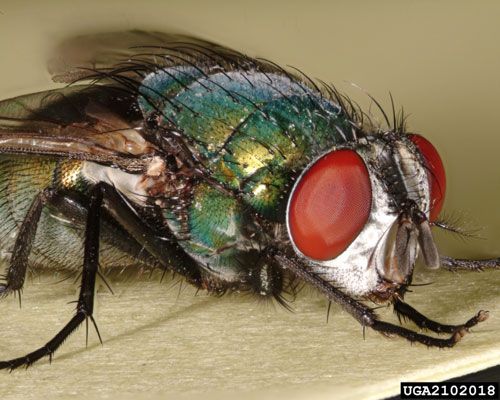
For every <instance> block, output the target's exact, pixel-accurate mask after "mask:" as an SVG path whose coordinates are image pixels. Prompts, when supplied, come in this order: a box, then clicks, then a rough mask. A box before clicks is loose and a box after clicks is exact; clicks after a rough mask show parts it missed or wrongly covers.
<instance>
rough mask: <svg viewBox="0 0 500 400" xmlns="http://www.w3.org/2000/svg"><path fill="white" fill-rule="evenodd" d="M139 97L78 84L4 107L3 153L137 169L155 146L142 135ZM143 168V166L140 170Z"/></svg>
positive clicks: (0, 112) (0, 122)
mask: <svg viewBox="0 0 500 400" xmlns="http://www.w3.org/2000/svg"><path fill="white" fill-rule="evenodd" d="M135 101H136V98H135V97H134V96H133V95H132V94H131V93H128V92H127V91H124V90H123V89H120V88H118V87H113V86H106V85H105V86H98V85H78V86H70V87H66V88H62V89H56V90H51V91H46V92H40V93H34V94H28V95H24V96H19V97H16V98H13V99H8V100H4V101H1V102H0V153H9V154H38V155H50V156H55V157H67V158H75V159H85V160H93V161H97V162H100V163H105V164H114V165H117V166H120V167H123V168H134V165H136V164H140V159H141V158H144V156H145V155H148V154H152V153H153V152H154V151H155V147H154V146H153V145H152V144H151V143H149V142H148V141H147V140H145V139H144V137H143V135H142V134H141V132H140V129H137V128H140V126H141V122H142V116H141V114H140V112H139V111H138V110H137V107H136V106H135ZM137 168H138V166H137Z"/></svg>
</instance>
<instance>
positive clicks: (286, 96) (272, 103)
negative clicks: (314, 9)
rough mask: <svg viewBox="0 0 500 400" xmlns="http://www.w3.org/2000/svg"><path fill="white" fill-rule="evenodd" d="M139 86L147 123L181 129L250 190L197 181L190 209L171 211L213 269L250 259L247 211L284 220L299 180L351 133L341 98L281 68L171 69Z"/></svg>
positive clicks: (223, 173) (222, 176)
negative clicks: (152, 120) (236, 194)
mask: <svg viewBox="0 0 500 400" xmlns="http://www.w3.org/2000/svg"><path fill="white" fill-rule="evenodd" d="M139 91H140V93H141V96H140V97H139V100H138V101H139V106H140V108H141V111H142V113H143V115H144V118H145V120H148V119H149V118H153V117H155V118H156V119H157V120H159V125H160V126H162V127H166V128H167V129H171V130H174V131H176V132H178V134H180V135H182V137H183V138H184V139H185V140H186V141H187V143H188V145H189V146H190V148H191V150H192V151H193V153H194V154H196V155H197V157H198V158H199V159H200V160H201V162H202V164H204V167H205V168H208V169H209V170H210V171H211V176H212V178H215V179H216V180H217V181H218V182H219V183H221V184H222V185H224V186H225V187H227V188H230V189H232V190H236V191H239V192H240V193H242V199H243V201H239V200H238V199H236V198H235V197H234V196H231V194H225V193H223V192H221V191H219V190H217V189H215V188H212V187H210V186H208V185H207V184H204V183H202V184H197V185H195V186H194V188H193V193H192V201H191V202H189V205H188V206H187V209H184V210H182V215H181V213H180V212H179V210H178V209H171V210H167V211H166V212H165V215H166V217H167V218H168V220H169V221H170V223H169V224H170V226H171V228H172V229H173V230H174V232H176V233H177V234H179V235H180V234H181V233H183V234H185V233H188V237H189V239H188V240H186V241H184V242H182V243H183V246H184V248H185V249H186V250H187V251H188V252H189V253H190V254H192V255H193V256H195V257H196V258H198V259H200V258H201V259H202V260H203V261H205V262H206V264H208V265H209V268H210V269H211V270H212V272H213V268H214V265H215V266H217V267H216V268H215V269H217V270H218V272H223V271H221V270H220V269H224V268H226V267H228V268H230V269H232V270H233V272H235V270H236V269H238V267H237V265H234V264H235V260H234V258H235V257H236V258H237V257H239V258H242V259H243V260H242V262H245V259H246V260H247V261H248V259H247V257H245V254H248V249H249V248H252V247H255V246H254V244H253V243H252V240H251V238H250V236H251V235H250V236H249V235H248V233H247V232H245V231H246V230H251V227H250V228H249V226H248V223H247V222H245V214H246V213H253V214H255V213H257V214H259V215H260V216H261V217H262V218H264V219H266V220H268V221H271V222H283V221H284V217H285V207H286V201H287V196H288V193H289V191H290V189H291V185H292V183H293V180H292V179H293V178H294V177H296V176H297V175H298V174H299V173H300V171H301V170H302V169H303V168H304V167H305V166H306V165H307V164H309V162H310V161H311V160H312V159H314V158H315V157H317V156H319V155H320V154H322V153H324V152H326V151H328V150H330V149H332V148H334V147H335V146H336V145H339V144H341V143H344V142H346V141H347V140H349V139H350V140H352V137H351V126H350V123H349V121H348V120H347V118H346V117H345V114H343V113H342V111H341V110H340V109H339V107H338V106H337V105H335V104H334V103H332V102H331V101H330V100H327V99H325V98H324V97H323V96H322V95H321V94H320V93H319V92H318V91H315V90H313V89H311V88H310V87H308V86H306V85H305V84H304V83H302V82H300V81H299V80H298V79H296V78H294V79H292V78H291V77H289V76H287V75H285V74H279V73H277V72H273V73H263V72H258V71H254V70H247V71H239V70H236V71H228V72H220V69H217V70H215V71H213V72H211V71H210V70H205V71H202V70H200V69H198V68H194V67H186V66H178V67H170V68H166V69H162V70H159V71H156V72H154V73H151V74H150V75H148V76H147V77H146V78H145V80H144V81H143V83H142V85H141V87H140V89H139ZM348 138H349V139H348ZM178 208H179V207H178ZM186 219H187V221H185V220H186ZM223 266H225V267H223Z"/></svg>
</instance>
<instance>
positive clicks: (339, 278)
mask: <svg viewBox="0 0 500 400" xmlns="http://www.w3.org/2000/svg"><path fill="white" fill-rule="evenodd" d="M344 148H346V147H344ZM348 148H350V149H352V150H355V151H356V152H357V154H358V155H359V156H360V157H361V158H362V159H363V161H364V163H365V165H366V168H367V170H368V173H369V177H370V182H371V190H372V203H371V210H370V215H369V217H368V220H367V221H366V224H365V226H364V227H363V229H362V230H361V232H360V233H359V234H358V236H357V237H356V238H355V239H354V241H352V242H351V244H350V245H349V246H348V247H347V248H346V249H345V250H344V251H343V252H342V253H341V254H340V255H339V256H337V257H336V258H334V259H332V260H327V261H318V260H313V259H311V258H309V257H307V256H306V255H304V254H303V253H302V252H301V251H300V250H299V249H298V248H297V246H296V245H295V243H294V242H293V238H292V235H291V231H290V224H289V209H290V199H291V198H292V195H293V192H294V191H295V189H296V187H297V185H298V183H299V182H300V180H301V179H302V178H303V176H304V174H305V173H306V172H307V170H308V169H309V168H311V166H312V165H313V164H314V163H315V162H316V161H317V159H316V160H314V161H313V162H311V164H310V165H309V166H308V167H307V168H306V169H305V170H304V171H303V172H302V174H301V175H300V176H299V178H298V179H297V181H296V183H295V185H294V188H293V189H292V195H291V196H290V197H289V201H288V207H287V229H288V235H289V237H290V240H291V242H292V245H293V248H294V250H295V252H296V253H297V254H298V255H299V256H300V257H301V258H303V259H304V260H305V261H306V262H307V264H308V265H309V266H310V267H311V269H312V271H313V272H316V273H318V274H320V275H321V276H322V277H324V279H325V280H327V281H333V282H335V283H336V284H337V285H338V286H340V287H342V288H343V289H344V290H345V291H346V292H347V293H349V294H352V295H356V296H363V295H368V294H370V293H372V292H373V291H374V290H375V288H376V287H377V285H378V284H379V283H380V282H381V281H382V280H385V281H389V282H394V283H395V284H403V283H404V282H405V280H406V279H407V277H408V275H409V274H411V273H412V270H413V264H414V263H415V259H416V257H417V255H418V253H419V248H418V241H417V237H416V236H415V237H414V238H413V239H411V238H410V240H409V242H408V247H409V248H408V249H407V253H406V256H407V257H409V261H408V263H409V264H410V265H411V268H409V269H408V268H406V269H405V271H401V270H400V269H398V266H397V265H396V264H397V263H395V262H392V263H391V260H394V259H395V258H396V257H395V252H396V251H397V249H396V245H395V242H396V240H395V235H396V231H397V230H398V226H399V225H400V224H401V213H402V210H401V204H398V201H397V199H395V197H397V196H394V193H390V190H389V187H391V186H394V185H395V184H396V186H398V187H401V188H403V191H405V190H406V193H405V194H404V195H402V196H401V197H402V198H404V199H405V200H409V201H412V202H414V204H415V205H416V207H418V209H419V210H421V211H422V212H424V213H425V215H426V216H427V218H428V217H429V204H430V187H429V183H428V179H427V172H426V170H425V168H424V167H423V164H422V160H421V159H420V156H419V155H418V153H417V151H416V149H415V146H414V145H413V143H412V142H411V141H410V140H408V139H407V138H406V137H404V136H402V137H401V138H396V139H395V140H392V141H390V142H388V141H387V140H386V139H385V138H384V137H383V136H372V137H367V138H362V139H360V140H359V142H358V143H357V144H356V146H355V147H348ZM340 149H341V147H339V148H338V149H334V150H340ZM322 156H323V155H322ZM322 156H321V157H322ZM321 157H319V158H321ZM319 158H318V159H319ZM394 167H396V173H395V174H393V173H392V172H391V176H390V177H388V176H387V173H388V171H389V170H390V168H392V169H391V171H394V169H395V168H394ZM395 176H396V178H395ZM394 179H396V181H394ZM332 201H333V199H332ZM415 232H416V230H415Z"/></svg>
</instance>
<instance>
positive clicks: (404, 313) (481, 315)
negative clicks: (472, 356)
mask: <svg viewBox="0 0 500 400" xmlns="http://www.w3.org/2000/svg"><path fill="white" fill-rule="evenodd" d="M394 312H395V313H396V314H397V316H398V318H399V321H400V322H401V317H403V318H408V319H409V320H411V321H413V322H414V323H415V324H416V325H417V326H418V327H419V328H421V329H429V330H431V331H432V332H436V333H456V332H460V331H464V330H465V331H467V330H469V329H470V328H472V327H473V326H475V325H477V324H478V323H479V322H481V321H484V320H485V319H486V318H488V312H487V311H482V310H481V311H479V312H478V313H477V314H476V315H475V316H473V317H472V318H471V319H469V320H468V321H467V322H466V323H465V324H462V325H445V324H440V323H439V322H436V321H433V320H431V319H429V318H427V317H426V316H425V315H423V314H421V313H420V312H419V311H417V310H415V309H414V308H413V307H411V306H410V305H408V304H406V303H405V302H403V301H401V300H396V301H395V302H394Z"/></svg>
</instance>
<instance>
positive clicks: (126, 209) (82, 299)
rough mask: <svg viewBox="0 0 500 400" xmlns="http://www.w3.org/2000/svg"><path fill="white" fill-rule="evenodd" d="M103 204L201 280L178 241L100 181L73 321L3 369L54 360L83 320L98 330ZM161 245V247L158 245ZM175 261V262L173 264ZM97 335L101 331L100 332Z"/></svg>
mask: <svg viewBox="0 0 500 400" xmlns="http://www.w3.org/2000/svg"><path fill="white" fill-rule="evenodd" d="M103 207H104V208H105V209H106V210H107V211H108V212H109V213H110V214H111V215H112V216H113V217H114V219H115V220H116V221H117V222H118V223H120V224H121V225H122V226H123V227H124V228H125V229H126V230H127V231H128V232H129V233H130V235H131V236H132V237H134V238H137V241H138V242H139V243H140V244H141V245H143V246H144V247H145V249H146V250H147V251H148V252H150V253H151V255H153V256H154V257H156V258H157V259H158V260H159V262H160V263H161V264H162V265H164V266H165V268H170V269H171V270H173V271H175V272H177V273H180V274H182V275H183V276H184V277H186V279H187V280H188V281H189V282H191V283H193V284H195V285H196V284H197V283H198V282H200V281H201V278H200V273H199V269H198V266H197V264H196V263H195V262H194V260H191V259H188V258H186V257H187V255H186V254H185V253H182V252H180V251H179V250H178V249H177V247H176V246H178V245H176V243H175V242H174V241H173V240H172V241H171V242H165V238H164V237H158V236H155V234H154V232H152V231H151V229H150V228H149V227H148V226H147V225H145V224H141V220H140V218H139V217H138V216H137V215H136V214H135V213H134V212H133V210H132V209H131V208H130V205H128V204H127V203H126V202H124V200H123V199H122V198H121V196H120V194H119V193H117V192H116V190H115V189H114V188H113V187H111V186H109V185H107V184H104V183H100V184H97V185H96V186H95V187H94V188H93V189H92V192H91V194H90V201H89V206H88V212H87V218H86V226H85V241H84V255H83V270H82V276H81V287H80V294H79V297H78V300H77V306H76V313H75V315H74V316H73V318H71V320H70V321H69V322H68V323H67V324H66V325H65V326H64V327H63V328H62V329H61V330H60V331H59V332H58V333H57V334H56V335H55V336H54V337H53V338H52V339H51V340H49V341H48V342H47V343H46V344H45V345H44V346H42V347H40V348H38V349H37V350H35V351H33V352H31V353H29V354H27V355H25V356H23V357H19V358H14V359H11V360H8V361H1V362H0V369H10V370H13V369H15V368H18V367H21V366H30V365H31V364H33V363H34V362H36V361H38V360H40V359H41V358H43V357H46V356H48V357H49V359H52V355H53V354H54V352H55V351H56V350H57V349H58V348H59V347H60V346H61V344H62V343H63V342H64V341H65V340H66V339H67V338H68V337H69V336H70V335H71V333H73V332H74V331H75V330H76V329H77V328H78V327H79V326H80V324H81V323H82V322H84V321H88V319H90V320H91V322H92V323H93V324H94V326H95V328H96V330H97V325H96V324H95V321H94V317H93V310H94V289H95V281H96V275H97V274H98V265H99V236H100V222H101V215H102V211H103ZM159 245H161V246H160V247H158V246H159ZM183 260H184V261H186V262H185V263H184V264H177V262H180V261H183ZM172 263H176V264H174V265H173V266H172ZM97 334H98V335H99V339H100V334H99V331H97Z"/></svg>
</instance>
